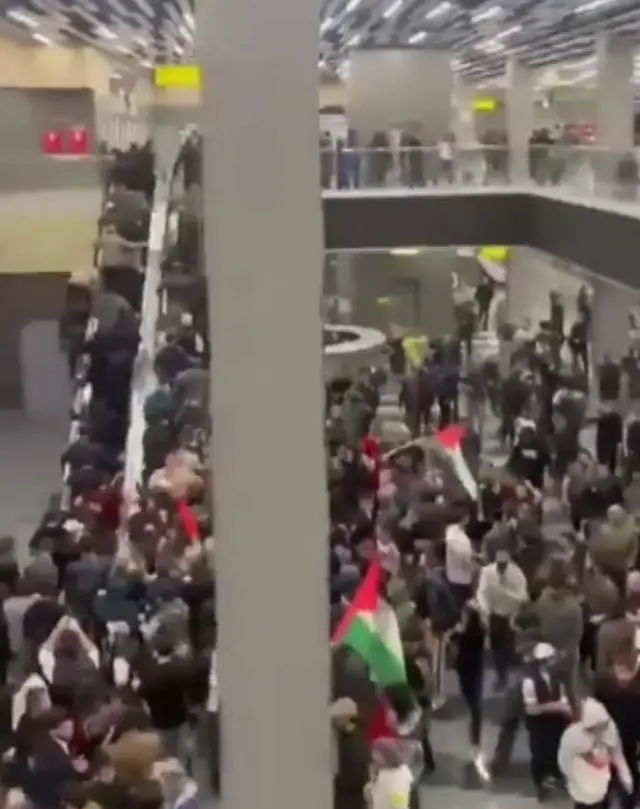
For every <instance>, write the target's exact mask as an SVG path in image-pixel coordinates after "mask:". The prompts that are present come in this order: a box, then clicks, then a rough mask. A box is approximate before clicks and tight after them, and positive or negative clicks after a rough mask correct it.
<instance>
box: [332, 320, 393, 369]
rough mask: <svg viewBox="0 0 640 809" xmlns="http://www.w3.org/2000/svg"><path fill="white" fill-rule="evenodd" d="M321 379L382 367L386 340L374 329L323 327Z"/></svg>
mask: <svg viewBox="0 0 640 809" xmlns="http://www.w3.org/2000/svg"><path fill="white" fill-rule="evenodd" d="M323 329H324V335H323V337H324V379H325V382H328V381H330V380H332V379H336V378H339V377H345V376H354V375H355V374H357V373H358V371H359V370H360V369H361V368H363V367H366V366H368V365H386V362H387V353H386V347H387V338H386V337H385V335H384V334H383V333H382V332H381V331H377V329H365V328H361V327H360V326H342V325H338V324H330V325H325V326H324V327H323Z"/></svg>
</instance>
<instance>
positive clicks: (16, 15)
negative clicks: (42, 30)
mask: <svg viewBox="0 0 640 809" xmlns="http://www.w3.org/2000/svg"><path fill="white" fill-rule="evenodd" d="M7 17H8V18H9V19H10V20H11V22H17V23H19V24H20V25H24V27H25V28H31V29H33V28H37V27H38V25H40V23H39V22H38V20H37V19H36V18H35V17H33V16H32V15H31V14H28V13H27V12H26V11H25V10H24V9H22V8H10V9H9V10H8V11H7Z"/></svg>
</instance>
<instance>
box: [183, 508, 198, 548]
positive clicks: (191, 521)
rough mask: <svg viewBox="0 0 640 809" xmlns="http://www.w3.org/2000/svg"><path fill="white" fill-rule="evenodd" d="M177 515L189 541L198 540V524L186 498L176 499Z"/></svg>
mask: <svg viewBox="0 0 640 809" xmlns="http://www.w3.org/2000/svg"><path fill="white" fill-rule="evenodd" d="M178 516H179V517H180V521H181V522H182V527H183V528H184V531H185V534H186V535H187V538H188V539H189V542H199V541H200V526H199V525H198V520H197V519H196V515H195V514H194V513H193V511H192V510H191V508H190V507H189V504H188V503H187V501H186V500H178Z"/></svg>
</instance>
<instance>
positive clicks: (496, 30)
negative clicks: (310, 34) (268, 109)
mask: <svg viewBox="0 0 640 809" xmlns="http://www.w3.org/2000/svg"><path fill="white" fill-rule="evenodd" d="M603 31H604V32H612V33H615V34H616V35H620V36H622V37H624V38H630V39H637V40H638V41H640V3H639V2H637V0H496V2H493V0H484V2H482V0H481V2H478V0H457V1H456V0H324V3H323V8H322V17H321V26H320V32H321V45H320V65H321V67H322V68H324V69H326V70H328V71H329V72H336V71H338V72H339V71H340V70H341V69H344V68H345V67H346V66H347V65H348V54H349V49H350V48H354V47H368V46H369V47H398V46H406V47H411V46H414V47H434V48H446V49H448V50H450V51H451V54H452V59H453V64H454V68H455V69H456V70H458V71H459V72H461V73H463V74H464V75H467V76H469V77H472V78H477V79H484V78H487V77H491V76H495V75H498V74H500V73H502V72H503V71H504V63H505V58H506V56H507V55H508V54H510V53H515V54H517V56H518V58H519V59H522V60H523V61H525V62H527V63H529V64H531V65H532V66H535V67H543V66H547V65H551V64H556V63H560V62H567V61H579V60H583V59H586V58H588V57H589V56H590V55H591V54H592V53H593V50H594V41H595V38H596V36H597V34H598V33H600V32H603ZM639 67H640V66H639Z"/></svg>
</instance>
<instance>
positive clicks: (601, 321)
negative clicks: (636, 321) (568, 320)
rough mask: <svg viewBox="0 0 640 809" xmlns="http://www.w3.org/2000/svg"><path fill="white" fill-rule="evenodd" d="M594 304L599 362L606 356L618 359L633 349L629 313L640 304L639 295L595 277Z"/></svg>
mask: <svg viewBox="0 0 640 809" xmlns="http://www.w3.org/2000/svg"><path fill="white" fill-rule="evenodd" d="M592 288H593V300H592V305H591V351H592V354H593V360H594V362H595V363H596V364H599V363H601V362H602V361H603V359H604V358H605V356H610V357H611V358H612V359H614V360H619V359H620V357H621V356H622V355H623V354H624V353H625V352H626V351H627V350H628V349H629V345H630V343H631V338H630V325H631V324H630V322H629V313H630V311H631V309H632V308H633V307H634V306H636V305H637V303H638V294H637V293H635V294H634V293H633V291H632V290H628V289H624V288H622V287H617V286H614V285H613V284H610V283H607V282H606V281H601V280H599V279H597V278H594V279H593V281H592Z"/></svg>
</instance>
